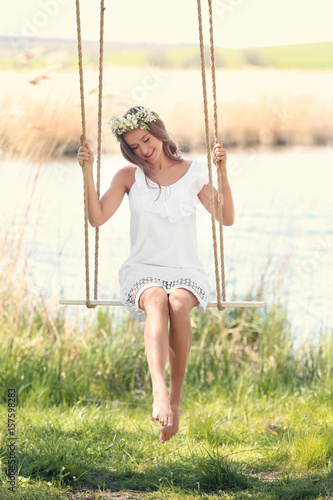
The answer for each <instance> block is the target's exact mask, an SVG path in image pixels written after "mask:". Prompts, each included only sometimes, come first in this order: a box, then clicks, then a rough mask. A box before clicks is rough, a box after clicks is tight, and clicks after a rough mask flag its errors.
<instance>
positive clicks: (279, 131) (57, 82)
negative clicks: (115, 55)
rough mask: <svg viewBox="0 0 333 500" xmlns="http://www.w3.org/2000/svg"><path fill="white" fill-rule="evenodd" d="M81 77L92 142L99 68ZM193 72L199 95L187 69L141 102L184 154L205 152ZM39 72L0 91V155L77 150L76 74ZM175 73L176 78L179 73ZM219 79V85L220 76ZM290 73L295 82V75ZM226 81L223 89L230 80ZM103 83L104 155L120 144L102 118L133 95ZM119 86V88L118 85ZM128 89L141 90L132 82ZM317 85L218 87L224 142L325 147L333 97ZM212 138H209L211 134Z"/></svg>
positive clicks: (41, 157)
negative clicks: (307, 87)
mask: <svg viewBox="0 0 333 500" xmlns="http://www.w3.org/2000/svg"><path fill="white" fill-rule="evenodd" d="M114 71H115V74H113V73H112V71H111V70H109V72H108V73H107V75H106V76H105V81H106V82H108V81H109V80H110V79H111V78H112V79H116V78H119V79H120V80H121V79H123V80H124V87H125V86H126V85H128V78H130V75H131V73H128V71H130V70H128V71H127V72H125V73H124V74H123V73H121V70H120V69H118V70H114ZM117 71H119V75H118V73H117ZM133 71H135V70H133ZM260 75H261V74H260V72H259V73H258V75H257V76H256V77H255V78H257V80H256V81H257V85H258V86H260ZM85 76H86V80H87V85H86V87H85V89H86V92H85V98H86V103H85V104H86V106H85V109H86V122H87V139H88V140H89V142H90V143H91V145H92V147H94V146H95V144H96V138H97V89H96V84H97V73H96V72H92V71H90V70H89V71H87V73H86V75H85ZM132 76H133V78H134V81H136V80H137V81H139V83H140V82H141V84H142V82H143V81H144V74H143V76H141V80H140V78H139V80H138V75H134V74H133V75H132ZM193 76H194V77H195V88H196V89H197V90H198V92H194V89H189V90H188V91H186V89H187V86H188V75H187V73H186V72H184V73H181V72H179V74H177V93H178V94H174V92H173V91H172V88H173V86H174V85H175V82H172V84H170V89H169V87H168V83H167V82H168V78H169V79H170V81H171V76H170V75H169V76H168V75H166V76H160V75H159V78H160V80H161V82H162V83H156V86H157V90H156V95H155V94H154V92H151V93H149V92H148V91H145V89H144V87H142V89H143V91H144V96H145V97H143V100H144V101H145V102H143V103H142V102H140V104H146V105H149V106H153V107H154V108H155V109H157V111H158V112H159V113H160V115H161V116H163V119H164V120H165V122H166V124H167V125H168V128H169V129H170V131H171V132H172V134H173V135H174V137H175V139H176V141H177V142H178V143H180V145H181V147H182V149H183V150H184V152H186V151H192V150H194V151H202V150H204V148H205V144H204V117H203V108H202V94H201V92H200V88H199V79H198V78H197V77H198V75H197V74H194V75H193ZM44 77H45V74H44V73H43V72H42V73H41V74H40V75H35V76H34V77H33V76H32V74H26V73H23V74H21V73H17V74H16V73H13V74H12V75H11V76H8V78H6V79H5V83H4V86H5V91H4V93H3V97H2V99H1V102H0V104H1V109H2V113H1V117H0V153H2V156H4V155H9V156H12V155H19V156H20V157H22V158H24V159H28V160H33V161H37V162H38V161H46V160H47V158H49V157H50V156H52V157H57V156H61V155H63V154H71V155H73V154H75V153H76V151H77V147H78V141H79V136H80V134H81V119H80V103H79V89H78V76H77V74H76V73H75V72H67V73H66V72H64V71H63V72H59V73H57V74H52V76H50V77H48V78H49V81H47V82H45V78H44ZM247 77H248V73H246V72H245V73H244V76H242V72H241V71H239V72H238V73H237V74H235V75H234V77H230V75H229V79H230V78H234V85H235V86H239V82H241V81H242V78H247ZM163 78H164V79H165V82H164V80H163ZM172 78H173V79H174V80H175V78H176V77H175V76H173V77H172ZM220 78H221V80H222V82H223V75H222V76H220ZM290 78H291V80H290V81H291V82H292V75H291V76H290ZM135 79H136V80H135ZM229 79H228V86H230V85H231V83H230V82H231V80H230V81H229ZM268 80H269V79H268ZM327 82H328V83H329V80H327ZM162 84H163V85H162ZM252 84H254V83H252ZM319 84H320V83H318V85H319ZM105 85H106V89H105V91H104V99H103V122H104V128H103V136H102V144H103V151H104V152H106V153H114V152H118V145H117V143H116V142H115V141H113V140H112V139H111V137H110V132H109V130H108V126H107V123H108V121H109V119H110V117H111V116H112V115H113V113H115V112H117V113H121V112H125V110H126V109H127V108H128V107H130V106H131V105H133V99H132V100H131V98H130V96H127V97H126V96H125V95H123V94H121V93H120V92H119V91H114V90H113V88H112V86H111V85H108V84H107V83H106V84H105ZM118 85H119V83H118ZM159 85H161V89H160V90H159ZM294 85H296V84H294ZM13 86H15V88H16V89H17V90H16V92H15V94H13V92H12V91H11V89H12V88H13ZM6 87H8V88H6ZM119 87H120V88H122V86H121V85H119ZM133 88H134V89H136V88H141V87H140V85H139V86H138V85H136V84H135V83H133ZM311 88H312V87H311ZM162 89H164V93H163V96H162V94H161V91H162ZM317 90H318V92H317V93H316V94H315V95H313V94H312V93H311V92H312V91H313V89H312V90H311V91H307V93H302V92H301V89H299V91H298V92H297V91H296V90H295V88H292V89H290V93H288V92H284V91H281V92H280V93H279V92H276V91H270V89H266V91H265V90H264V89H262V92H261V93H260V92H259V93H258V92H257V93H256V95H255V97H254V96H253V95H252V94H253V89H249V95H247V94H246V90H245V89H244V91H243V92H238V94H237V92H236V96H235V97H231V96H230V95H229V96H228V95H227V93H226V92H228V89H227V90H226V91H223V89H222V91H221V93H220V99H219V102H218V110H219V131H220V137H221V140H222V141H223V142H224V144H225V145H226V146H227V147H229V148H230V147H240V148H248V147H251V148H253V147H260V146H265V147H272V146H273V147H275V146H281V145H287V146H290V145H294V144H297V145H306V146H308V145H326V144H330V143H331V138H332V134H333V113H332V101H331V100H330V99H329V98H328V97H327V95H326V96H325V95H323V96H321V94H320V88H318V89H317ZM229 91H230V89H229ZM309 92H310V93H309ZM221 96H222V97H221ZM136 104H138V102H136ZM211 125H212V124H211ZM211 128H213V127H211ZM211 140H212V142H213V136H212V137H211Z"/></svg>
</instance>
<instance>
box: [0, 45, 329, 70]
mask: <svg viewBox="0 0 333 500" xmlns="http://www.w3.org/2000/svg"><path fill="white" fill-rule="evenodd" d="M67 44H68V42H67ZM45 49H46V54H43V55H39V56H36V57H34V58H32V59H31V60H30V61H29V62H28V64H25V65H23V66H22V64H21V63H19V62H18V61H16V60H15V59H13V58H10V57H5V56H4V57H2V58H0V70H6V69H18V68H21V67H24V68H25V69H26V68H39V67H46V66H49V65H50V56H52V53H53V52H54V50H55V47H54V46H53V45H50V46H48V43H47V42H45ZM84 49H86V50H84V52H83V53H84V65H85V66H86V67H91V68H97V67H98V47H97V45H96V47H95V46H89V47H87V48H86V47H84ZM206 59H207V62H208V61H209V49H208V47H207V48H206ZM215 59H216V61H215V62H216V66H217V67H218V68H241V67H243V66H248V65H251V66H258V67H274V68H279V69H304V70H319V69H332V68H333V42H321V43H307V44H296V45H282V46H272V47H250V48H229V47H224V48H221V47H215ZM58 63H59V64H62V65H63V67H64V68H73V69H76V68H77V55H76V43H75V42H72V43H71V44H70V45H68V46H66V49H64V56H63V60H62V61H59V62H58ZM104 64H105V65H108V64H113V65H117V66H129V67H146V66H158V67H161V68H169V69H188V68H196V69H199V68H200V54H199V47H198V46H195V45H193V46H180V47H169V46H153V45H152V46H140V44H139V45H126V44H123V45H120V44H119V45H114V44H106V45H105V52H104Z"/></svg>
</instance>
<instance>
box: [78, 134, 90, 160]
mask: <svg viewBox="0 0 333 500" xmlns="http://www.w3.org/2000/svg"><path fill="white" fill-rule="evenodd" d="M80 144H81V147H80V148H79V150H78V152H77V159H78V162H79V164H80V166H81V167H83V163H84V162H86V167H87V168H92V167H93V164H94V155H93V152H92V151H91V149H90V147H89V145H88V143H87V142H86V144H85V145H83V135H81V137H80Z"/></svg>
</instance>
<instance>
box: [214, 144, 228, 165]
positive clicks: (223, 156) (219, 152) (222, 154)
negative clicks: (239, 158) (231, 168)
mask: <svg viewBox="0 0 333 500" xmlns="http://www.w3.org/2000/svg"><path fill="white" fill-rule="evenodd" d="M212 156H213V162H214V163H215V165H217V166H218V167H219V168H225V167H226V165H227V152H226V150H225V149H223V144H222V143H221V142H216V143H215V144H214V147H213V153H212Z"/></svg>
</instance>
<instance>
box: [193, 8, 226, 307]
mask: <svg viewBox="0 0 333 500" xmlns="http://www.w3.org/2000/svg"><path fill="white" fill-rule="evenodd" d="M208 4H209V27H210V56H211V73H212V87H213V101H214V134H215V142H218V125H217V99H216V80H215V57H214V40H213V16H212V6H211V0H208ZM197 6H198V22H199V41H200V60H201V79H202V90H203V104H204V115H205V136H206V146H207V163H208V177H209V198H210V209H211V222H212V238H213V248H214V263H215V280H216V295H217V307H218V309H219V310H222V309H224V308H223V306H222V304H221V281H222V294H223V301H225V273H224V250H223V212H222V208H223V200H222V184H221V172H220V169H219V168H217V179H218V209H219V220H220V263H221V280H220V272H219V261H218V244H217V236H216V222H215V204H214V189H213V179H212V161H211V152H210V132H209V117H208V102H207V101H208V99H207V83H206V70H205V51H204V43H203V28H202V11H201V0H197Z"/></svg>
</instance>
